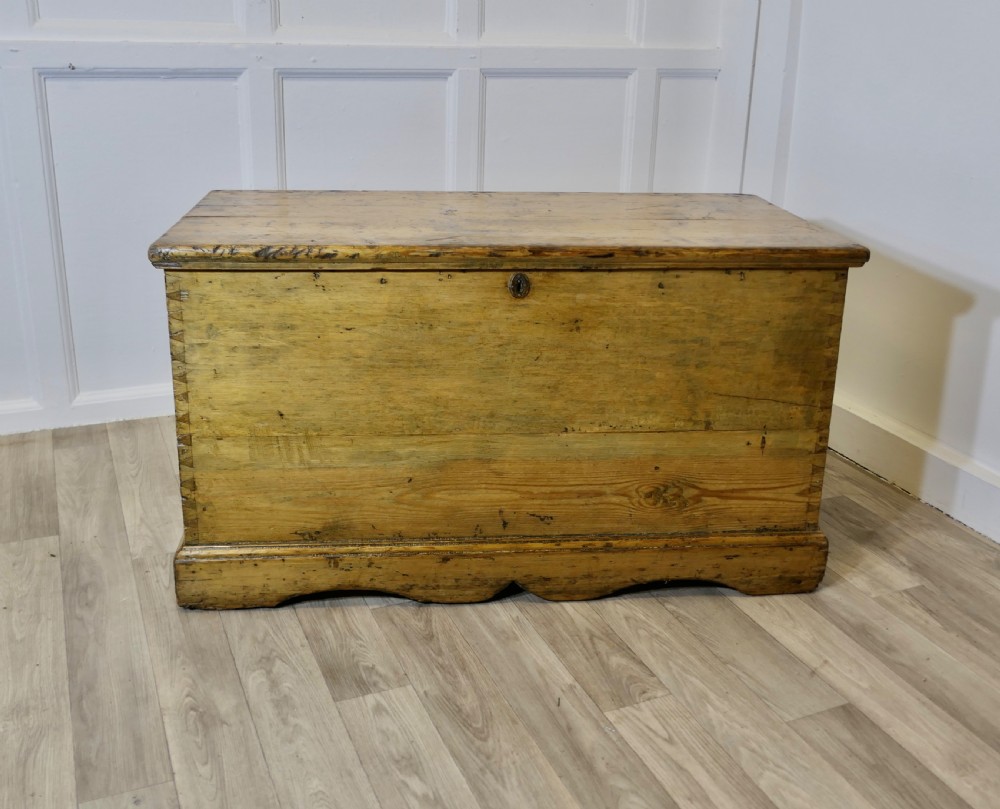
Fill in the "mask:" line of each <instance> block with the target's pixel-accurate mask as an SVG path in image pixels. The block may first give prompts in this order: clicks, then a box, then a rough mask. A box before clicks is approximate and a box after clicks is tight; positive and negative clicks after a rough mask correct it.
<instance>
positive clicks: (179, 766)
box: [0, 417, 1000, 809]
mask: <svg viewBox="0 0 1000 809" xmlns="http://www.w3.org/2000/svg"><path fill="white" fill-rule="evenodd" d="M827 471H828V475H827V485H826V489H825V494H826V497H825V498H824V504H823V510H822V515H821V526H822V527H823V529H824V530H825V531H826V532H827V534H828V536H829V538H830V543H831V556H830V564H829V570H830V571H831V572H830V574H829V575H828V576H827V578H826V580H825V581H824V583H823V585H822V586H821V588H820V589H819V590H818V591H817V592H816V593H813V594H809V595H804V596H778V597H774V598H768V597H762V598H748V597H743V596H738V595H734V594H732V593H730V591H727V590H719V589H714V588H683V589H678V588H669V589H660V590H652V589H651V590H649V591H647V592H642V593H634V594H631V595H628V596H618V597H613V598H608V599H603V600H598V601H592V602H585V603H578V602H561V603H553V602H545V601H542V600H540V599H538V598H536V597H534V596H531V595H528V594H520V595H518V596H514V597H510V596H508V597H505V598H503V599H500V600H497V601H495V602H492V603H486V604H481V605H475V606H421V605H416V604H414V603H413V602H411V601H409V600H407V599H403V598H400V597H397V596H391V595H386V594H380V593H366V594H363V595H360V596H359V595H347V596H337V597H334V598H328V599H325V600H318V601H314V602H301V603H299V604H296V605H294V606H291V605H288V606H285V607H282V608H280V609H276V610H255V611H246V612H226V613H218V612H210V611H199V610H185V609H180V608H178V607H177V604H176V598H175V594H174V592H173V580H172V569H171V568H172V566H171V558H172V553H173V552H174V550H175V549H176V547H177V543H178V541H179V539H180V536H181V521H180V508H179V503H178V500H179V496H178V479H177V453H176V437H175V431H174V422H173V418H172V417H163V418H158V419H148V420H144V421H139V422H126V423H118V424H112V425H106V426H100V425H98V426H94V427H83V428H71V429H66V430H58V431H53V432H41V433H33V434H29V435H23V436H8V437H5V438H0V750H2V754H0V809H36V807H37V808H38V809H49V808H50V807H51V808H52V809H71V807H78V806H79V807H82V808H83V809H115V807H118V806H121V807H123V808H124V807H125V806H137V805H141V806H149V807H153V809H156V807H163V808H164V809H202V807H205V809H215V808H216V807H239V809H258V807H259V808H260V809H265V807H266V809H273V808H275V807H279V808H280V807H285V808H286V809H287V808H288V807H295V809H298V807H300V806H301V807H310V806H335V807H336V806H341V807H350V808H351V809H365V807H371V808H372V809H375V807H378V809H395V808H396V807H408V809H409V808H411V807H425V806H426V807H429V806H434V807H437V806H443V807H448V806H454V807H462V808H463V809H465V808H466V807H468V808H469V809H510V807H513V806H518V807H526V808H528V809H530V807H545V809H550V807H551V808H552V809H571V808H573V807H580V806H601V807H604V806H609V807H610V806H615V807H616V809H625V807H630V808H631V807H636V806H638V807H642V806H657V807H660V806H663V807H670V806H672V805H674V804H676V805H677V806H680V807H684V809H734V808H735V807H737V806H738V807H741V809H742V808H743V807H746V809H774V808H775V807H776V808H777V809H796V808H798V807H809V809H833V807H836V809H859V808H860V809H871V807H876V809H883V808H884V809H902V807H913V809H918V807H919V809H932V808H933V809H939V808H940V809H960V807H972V809H980V808H981V807H990V808H991V809H1000V799H998V798H997V796H998V795H1000V753H998V751H997V750H996V749H995V748H994V747H991V745H990V743H989V742H992V743H993V744H994V745H997V744H998V729H1000V716H998V714H1000V702H998V696H997V692H998V690H1000V544H997V543H993V542H991V541H989V540H987V539H985V538H984V537H982V536H981V535H979V534H976V533H975V532H973V531H971V530H970V529H968V528H966V527H965V526H962V525H960V524H958V523H956V522H954V521H953V520H950V519H949V518H947V517H945V516H944V515H943V514H941V513H940V512H938V511H936V510H934V509H932V508H930V507H929V506H927V505H925V504H922V503H919V502H917V501H915V500H913V499H912V498H910V497H909V496H907V495H906V494H905V493H903V492H901V491H900V490H898V489H895V488H894V487H891V486H889V485H888V484H886V483H885V482H883V481H880V480H877V479H876V478H874V477H873V476H871V475H870V474H868V473H866V472H865V471H864V470H861V469H859V468H858V467H856V466H854V465H853V464H850V463H849V462H847V461H845V460H843V459H842V458H839V457H838V456H836V455H835V454H831V455H830V456H829V459H828V462H827ZM36 664H37V665H36ZM844 700H849V702H846V703H844V702H843V701H844ZM828 701H829V702H828ZM830 703H840V704H830ZM783 720H788V721H783Z"/></svg>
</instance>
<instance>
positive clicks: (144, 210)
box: [46, 73, 241, 398]
mask: <svg viewBox="0 0 1000 809" xmlns="http://www.w3.org/2000/svg"><path fill="white" fill-rule="evenodd" d="M46 91H47V98H48V120H49V128H50V131H51V146H52V152H51V154H52V165H53V170H54V176H55V186H56V189H55V190H56V193H57V197H58V218H59V223H60V231H61V234H62V248H63V249H62V261H61V265H62V269H64V271H65V274H66V288H67V292H68V297H69V311H70V318H71V324H72V333H73V343H74V346H75V352H74V356H73V357H71V358H70V360H71V361H73V362H75V364H76V370H77V375H78V378H79V388H80V392H81V393H83V394H85V395H87V394H89V395H90V396H92V397H94V396H96V397H98V398H100V396H101V395H102V391H108V390H115V389H121V388H136V387H142V386H145V385H155V384H169V382H170V357H169V351H168V340H167V323H166V312H165V306H164V298H163V294H164V293H163V277H162V272H161V271H159V270H155V269H153V268H152V267H151V266H150V264H149V262H148V261H147V259H146V250H147V248H148V246H149V244H150V242H152V241H153V240H154V239H155V238H156V237H157V236H159V235H160V234H161V233H162V232H163V231H164V230H165V228H166V226H167V225H169V224H170V223H171V222H174V221H176V220H177V219H178V218H179V217H180V216H181V215H182V214H184V213H185V212H186V211H187V210H188V209H189V208H191V207H192V206H193V205H194V204H195V203H196V202H197V201H198V200H199V199H200V198H201V197H202V196H203V195H204V194H205V193H206V192H207V191H209V190H211V189H213V188H238V187H240V185H241V174H240V134H239V128H238V127H239V115H238V102H237V88H236V80H235V78H217V77H213V78H194V77H190V75H188V76H187V77H184V76H183V74H182V76H181V77H175V78H173V79H172V80H170V81H165V80H163V76H162V74H160V73H158V74H157V76H156V77H151V78H146V77H144V76H139V77H135V76H132V77H117V76H115V77H107V76H105V77H100V78H97V77H82V78H77V77H72V78H70V77H65V78H64V77H50V78H49V79H47V80H46ZM57 263H59V262H57ZM115 395H119V394H115Z"/></svg>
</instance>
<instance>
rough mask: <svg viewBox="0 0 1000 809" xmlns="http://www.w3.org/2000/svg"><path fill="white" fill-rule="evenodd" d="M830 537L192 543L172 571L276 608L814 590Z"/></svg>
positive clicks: (183, 600) (215, 600)
mask: <svg viewBox="0 0 1000 809" xmlns="http://www.w3.org/2000/svg"><path fill="white" fill-rule="evenodd" d="M826 549H827V542H826V538H825V537H824V536H823V534H822V533H820V532H818V531H815V532H806V533H772V534H763V533H754V534H718V535H702V536H691V535H686V536H683V537H676V536H669V537H665V536H664V537H659V536H654V537H650V536H643V537H639V538H637V537H621V538H608V537H570V538H561V539H559V540H552V539H543V538H520V539H490V538H480V537H477V538H476V539H475V540H457V541H435V542H433V543H427V542H419V543H418V542H406V543H403V542H397V543H392V544H388V543H387V544H379V545H373V544H370V543H368V544H364V545H361V544H352V545H346V544H345V545H329V544H297V545H256V544H242V545H226V546H220V545H200V546H199V545H188V546H184V547H182V548H181V549H180V550H179V551H178V552H177V557H176V560H175V564H174V572H175V578H176V587H177V600H178V603H179V604H181V606H185V607H195V608H201V609H237V608H244V607H272V606H276V605H278V604H281V603H282V602H284V601H287V600H289V599H292V598H297V597H301V596H307V595H314V594H320V593H331V592H337V591H358V590H374V591H380V592H386V593H393V594H396V595H401V596H406V597H408V598H412V599H414V600H416V601H429V602H440V603H463V602H474V601H485V600H486V599H489V598H491V597H493V596H494V595H496V594H497V593H499V592H501V591H502V590H504V589H505V588H507V587H508V586H510V585H511V584H516V585H518V586H519V587H521V588H522V589H524V590H527V591H528V592H531V593H534V594H535V595H537V596H540V597H542V598H545V599H550V600H553V601H569V600H583V599H588V598H598V597H600V596H605V595H609V594H611V593H614V592H616V591H618V590H622V589H624V588H627V587H631V586H634V585H638V584H649V583H656V582H668V581H678V580H696V581H703V582H710V583H714V584H720V585H723V586H726V587H731V588H733V589H734V590H738V591H740V592H742V593H746V594H748V595H768V594H776V593H803V592H809V591H811V590H814V589H816V587H817V586H818V585H819V582H820V579H822V577H823V571H824V569H825V566H826Z"/></svg>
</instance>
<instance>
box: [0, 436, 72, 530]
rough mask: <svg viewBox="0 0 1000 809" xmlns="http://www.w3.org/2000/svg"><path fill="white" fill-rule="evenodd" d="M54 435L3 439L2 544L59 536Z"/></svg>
mask: <svg viewBox="0 0 1000 809" xmlns="http://www.w3.org/2000/svg"><path fill="white" fill-rule="evenodd" d="M55 480H56V479H55V464H54V459H53V454H52V433H51V431H49V430H40V431H38V432H35V433H24V434H21V435H4V436H0V544H2V543H4V542H19V541H20V540H24V539H34V538H36V537H50V536H55V535H56V534H58V533H59V512H58V509H57V508H56V482H55Z"/></svg>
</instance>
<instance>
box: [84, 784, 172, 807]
mask: <svg viewBox="0 0 1000 809" xmlns="http://www.w3.org/2000/svg"><path fill="white" fill-rule="evenodd" d="M139 807H141V809H178V807H179V804H178V803H177V791H176V790H175V789H174V782H173V781H166V782H165V783H162V784H156V785H155V786H151V787H146V788H145V789H137V790H132V791H130V792H123V793H122V794H121V795H112V796H110V797H108V798H98V799H97V800H94V801H87V802H86V803H81V804H80V809H139Z"/></svg>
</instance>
